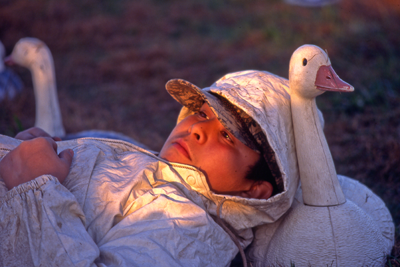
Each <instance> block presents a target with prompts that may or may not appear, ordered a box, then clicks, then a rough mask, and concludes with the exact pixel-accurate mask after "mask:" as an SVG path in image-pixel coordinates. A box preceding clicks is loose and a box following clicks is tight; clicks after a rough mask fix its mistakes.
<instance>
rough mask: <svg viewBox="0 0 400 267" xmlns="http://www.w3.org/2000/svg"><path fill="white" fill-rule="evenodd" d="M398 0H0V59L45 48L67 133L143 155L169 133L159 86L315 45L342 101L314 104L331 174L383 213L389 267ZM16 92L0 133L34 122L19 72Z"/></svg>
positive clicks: (170, 109)
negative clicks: (312, 3)
mask: <svg viewBox="0 0 400 267" xmlns="http://www.w3.org/2000/svg"><path fill="white" fill-rule="evenodd" d="M399 25H400V1H398V0H380V1H376V0H342V1H341V2H339V3H338V4H336V5H332V6H325V7H322V8H304V7H296V6H291V5H287V4H285V3H284V2H283V1H281V0H269V1H265V0H252V1H248V0H247V1H246V0H231V1H227V0H221V1H212V0H186V1H176V0H170V1H167V0H146V1H144V0H135V1H127V0H116V1H113V0H101V1H100V0H98V1H96V0H68V1H67V0H57V1H56V0H53V1H51V0H35V1H31V0H0V40H2V41H3V43H4V44H5V46H6V48H7V52H8V53H11V50H12V47H13V45H14V44H15V43H16V42H17V41H18V40H19V39H20V38H22V37H26V36H31V37H36V38H39V39H41V40H43V41H44V42H45V43H46V44H47V45H48V46H49V48H50V49H51V51H52V53H53V56H54V61H55V67H56V75H57V86H58V92H59V99H60V105H61V110H62V116H63V120H64V125H65V128H66V131H67V132H69V133H73V132H78V131H81V130H87V129H105V130H114V131H118V132H122V133H124V134H126V135H129V136H131V137H134V138H136V139H137V140H139V141H141V142H143V143H144V144H146V145H148V146H149V147H151V148H152V149H154V150H158V149H160V148H161V146H162V144H163V141H164V140H165V139H166V137H167V135H168V133H169V132H170V131H171V129H172V128H173V127H174V124H175V120H176V117H177V114H178V111H179V108H180V107H179V105H178V104H177V103H175V101H174V100H173V99H172V98H171V97H170V96H169V95H168V94H167V93H166V91H165V89H164V85H165V83H166V82H167V81H168V80H169V79H171V78H183V79H186V80H188V81H191V82H193V83H195V84H197V85H198V86H200V87H205V86H209V85H211V84H212V83H213V82H214V81H215V80H216V79H218V78H219V77H221V76H222V75H224V74H225V73H228V72H233V71H237V70H244V69H259V70H267V71H270V72H272V73H275V74H278V75H280V76H283V77H287V76H288V65H289V59H290V56H291V54H292V52H293V51H294V50H295V49H296V48H297V47H299V46H300V45H302V44H306V43H311V44H316V45H318V46H320V47H321V48H323V49H326V50H327V51H328V53H329V56H330V58H331V61H332V65H333V67H334V69H335V70H336V72H337V73H338V75H339V76H340V77H341V78H342V79H343V80H345V81H346V82H349V83H350V84H352V85H353V86H354V87H355V92H354V93H351V94H335V93H326V94H324V95H323V96H321V97H319V98H318V105H319V107H320V109H321V110H322V111H323V113H324V115H325V119H326V126H325V133H326V136H327V140H328V143H329V145H330V148H331V152H332V155H333V158H334V161H335V165H336V168H337V172H338V173H339V174H343V175H347V176H349V177H353V178H356V179H358V180H359V181H361V182H363V183H365V184H366V185H367V186H368V187H370V188H371V189H372V190H373V191H374V192H375V193H376V194H378V195H379V196H380V197H382V199H383V200H384V201H385V203H386V204H387V206H388V208H389V209H390V211H391V213H392V216H393V218H394V221H395V226H396V244H395V247H394V250H393V252H392V256H391V258H390V259H389V261H388V263H387V265H388V266H400V236H399V225H400V179H399V177H400V162H399V161H400V141H399V140H400V107H399V103H400V101H399V100H400V75H399V74H398V73H397V71H399V70H400V28H399ZM14 70H15V71H16V72H17V73H18V74H20V76H21V77H22V78H23V81H24V84H25V87H24V91H23V94H21V95H19V96H18V97H17V98H16V99H14V100H12V101H10V100H7V101H5V102H3V103H1V104H0V133H3V134H6V135H11V136H13V135H15V133H16V132H18V131H19V130H21V129H26V128H28V127H31V126H33V124H34V110H35V107H34V96H33V90H32V82H31V77H30V73H29V72H28V71H27V70H25V69H22V68H14Z"/></svg>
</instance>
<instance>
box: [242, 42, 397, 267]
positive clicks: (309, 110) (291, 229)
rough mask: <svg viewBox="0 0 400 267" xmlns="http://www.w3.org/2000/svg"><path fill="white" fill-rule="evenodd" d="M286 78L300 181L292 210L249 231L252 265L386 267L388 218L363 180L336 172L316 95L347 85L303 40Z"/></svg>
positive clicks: (317, 50)
mask: <svg viewBox="0 0 400 267" xmlns="http://www.w3.org/2000/svg"><path fill="white" fill-rule="evenodd" d="M289 84H290V91H291V92H290V94H291V109H292V120H293V129H294V135H295V143H296V153H297V159H298V167H299V174H300V181H301V188H299V190H298V192H297V194H296V196H295V200H294V201H293V204H292V207H291V209H290V210H289V211H288V212H287V213H286V214H285V215H284V216H282V218H281V219H279V220H278V221H277V222H276V223H274V224H270V225H263V226H261V227H258V228H257V229H256V230H255V239H254V242H253V244H252V245H251V247H250V248H249V249H248V251H247V254H248V258H249V260H250V262H251V263H252V264H253V266H291V265H292V264H294V265H295V266H384V264H385V262H386V255H387V254H390V252H391V249H392V247H393V245H394V224H393V220H392V217H391V215H390V212H389V211H388V209H387V208H386V206H385V204H384V203H383V201H382V200H381V199H380V198H379V197H378V196H377V195H375V194H374V193H373V192H372V191H371V190H369V189H368V188H367V187H366V186H364V185H362V184H361V183H359V182H357V181H355V180H353V179H350V178H348V177H344V176H337V174H336V170H335V166H334V163H333V160H332V156H331V153H330V150H329V148H328V145H327V142H326V139H325V135H324V133H323V130H322V127H321V124H320V122H319V119H318V115H317V108H316V103H315V97H316V96H318V95H320V94H322V93H323V92H324V91H337V92H350V91H353V87H352V86H350V85H349V84H347V83H345V82H343V81H342V80H341V79H340V78H339V77H338V76H337V75H336V73H335V72H334V70H333V69H332V67H331V63H330V60H329V58H328V56H327V54H326V53H325V52H324V51H323V50H322V49H320V48H319V47H317V46H314V45H304V46H301V47H299V48H298V49H297V50H296V51H295V52H294V53H293V55H292V57H291V60H290V68H289Z"/></svg>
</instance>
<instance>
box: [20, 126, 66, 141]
mask: <svg viewBox="0 0 400 267" xmlns="http://www.w3.org/2000/svg"><path fill="white" fill-rule="evenodd" d="M36 137H50V138H52V139H53V140H54V141H61V138H60V137H56V136H53V137H52V136H50V135H49V134H48V133H46V132H45V131H44V130H42V129H40V128H38V127H32V128H29V129H28V130H25V131H22V132H20V133H18V134H17V135H16V136H15V138H16V139H19V140H24V141H26V140H31V139H34V138H36Z"/></svg>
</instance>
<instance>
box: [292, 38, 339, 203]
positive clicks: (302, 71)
mask: <svg viewBox="0 0 400 267" xmlns="http://www.w3.org/2000/svg"><path fill="white" fill-rule="evenodd" d="M321 66H328V68H325V67H323V68H322V71H319V69H320V67H321ZM329 66H330V60H329V58H328V56H327V54H326V53H325V52H324V51H323V50H322V49H320V48H319V47H317V46H313V45H304V46H301V47H300V48H298V49H297V50H296V51H295V52H294V53H293V56H292V58H291V60H290V72H289V83H290V90H291V109H292V119H293V127H294V135H295V143H296V153H297V159H298V164H299V172H300V180H301V186H302V191H303V201H304V203H305V204H306V205H312V206H334V205H340V204H343V203H345V202H346V199H345V197H344V194H343V191H342V189H341V187H340V184H339V181H338V178H337V174H336V169H335V165H334V163H333V159H332V155H331V152H330V150H329V147H328V144H327V142H326V138H325V134H324V132H323V129H322V126H321V123H320V120H319V117H318V110H317V106H316V103H315V97H316V96H318V95H320V94H322V93H323V92H324V91H321V90H319V88H317V86H316V79H317V76H318V75H325V74H326V73H327V70H328V72H329V73H331V71H330V68H329ZM317 73H319V74H317ZM333 73H334V71H333ZM325 76H326V75H325ZM336 76H337V75H336ZM321 77H322V76H321ZM325 78H326V77H325ZM331 79H336V77H333V78H332V77H331ZM337 79H339V78H338V77H337ZM328 80H329V79H328ZM318 81H319V82H320V83H319V86H324V85H325V83H322V82H321V81H322V78H320V79H319V80H318ZM329 86H330V84H329ZM329 86H328V87H329Z"/></svg>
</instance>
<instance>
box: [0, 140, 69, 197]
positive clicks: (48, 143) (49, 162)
mask: <svg viewBox="0 0 400 267" xmlns="http://www.w3.org/2000/svg"><path fill="white" fill-rule="evenodd" d="M73 155H74V152H73V151H72V149H66V150H64V151H62V152H61V153H60V154H59V155H57V144H56V142H55V141H54V140H53V139H51V138H49V137H39V138H35V139H32V140H29V141H24V142H22V143H21V144H20V145H19V146H18V147H16V148H15V149H14V150H12V151H11V152H10V153H8V154H7V155H6V156H5V157H4V158H3V159H2V160H1V161H0V177H1V178H3V180H4V182H5V184H6V186H7V188H8V189H9V190H10V189H11V188H13V187H15V186H17V185H20V184H22V183H25V182H28V181H31V180H33V179H35V178H36V177H39V176H41V175H44V174H51V175H53V176H55V177H57V178H58V180H59V181H60V183H62V182H63V181H64V179H65V178H66V177H67V175H68V173H69V168H70V167H71V163H72V158H73Z"/></svg>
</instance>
